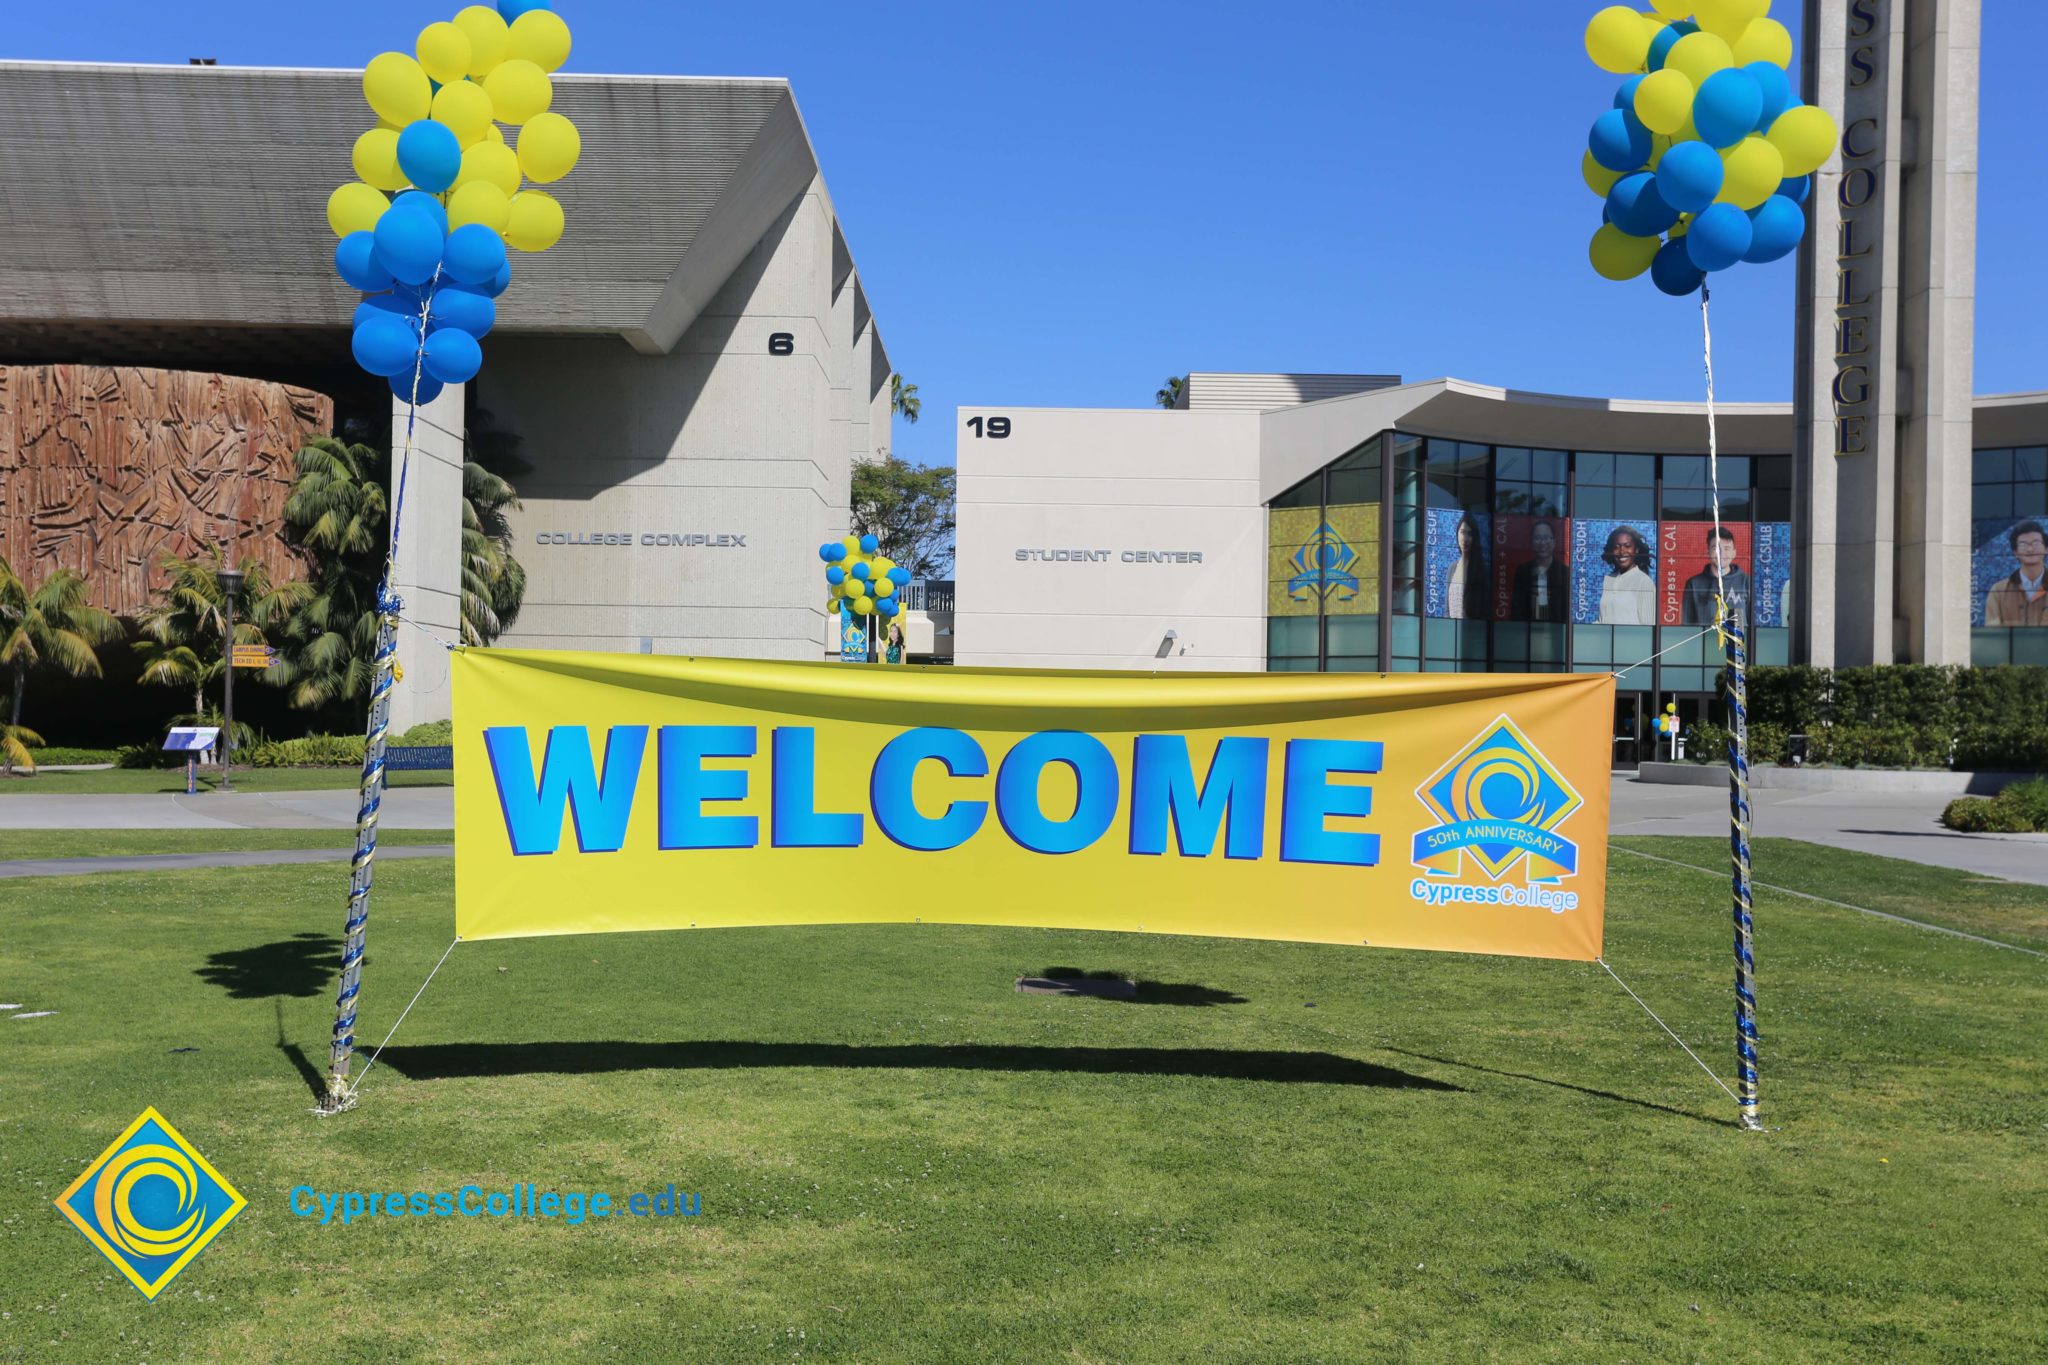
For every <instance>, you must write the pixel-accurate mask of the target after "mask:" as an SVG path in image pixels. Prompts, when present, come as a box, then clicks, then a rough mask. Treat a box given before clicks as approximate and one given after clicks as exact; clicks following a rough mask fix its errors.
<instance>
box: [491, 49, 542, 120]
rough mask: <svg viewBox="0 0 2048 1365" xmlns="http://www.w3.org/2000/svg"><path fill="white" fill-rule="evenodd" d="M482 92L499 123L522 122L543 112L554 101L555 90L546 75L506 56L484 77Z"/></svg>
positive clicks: (516, 59) (521, 59) (524, 61)
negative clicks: (489, 98) (486, 95)
mask: <svg viewBox="0 0 2048 1365" xmlns="http://www.w3.org/2000/svg"><path fill="white" fill-rule="evenodd" d="M484 90H485V92H486V93H487V94H489V95H490V97H491V106H492V108H494V109H495V110H496V111H497V116H498V122H500V123H524V122H526V121H527V120H528V119H530V118H532V117H533V116H534V115H535V114H539V113H544V112H546V110H547V107H548V105H549V104H550V103H552V102H553V101H554V98H555V87H554V86H553V84H551V83H550V82H549V80H548V75H547V72H545V71H543V70H541V69H540V68H539V67H537V66H535V65H534V64H533V63H532V62H529V61H526V60H525V59H523V58H520V57H507V58H506V59H505V60H504V61H502V62H499V63H498V65H497V66H496V67H494V68H493V69H492V71H491V74H490V75H488V76H486V77H484Z"/></svg>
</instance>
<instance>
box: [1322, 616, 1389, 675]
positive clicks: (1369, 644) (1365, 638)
mask: <svg viewBox="0 0 2048 1365" xmlns="http://www.w3.org/2000/svg"><path fill="white" fill-rule="evenodd" d="M1323 631H1324V636H1323V638H1324V640H1325V641H1326V642H1327V645H1328V648H1329V652H1330V653H1331V654H1332V655H1338V654H1371V655H1375V656H1377V655H1378V654H1379V652H1380V618H1379V617H1377V616H1332V617H1330V618H1329V619H1328V620H1327V621H1326V622H1325V623H1324V626H1323ZM1374 667H1378V663H1377V662H1375V663H1374Z"/></svg>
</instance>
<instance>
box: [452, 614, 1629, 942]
mask: <svg viewBox="0 0 2048 1365" xmlns="http://www.w3.org/2000/svg"><path fill="white" fill-rule="evenodd" d="M453 667H454V680H455V721H456V747H457V750H458V753H457V761H456V764H455V771H456V774H457V776H456V855H455V856H456V931H457V933H458V934H459V935H460V936H461V937H463V938H466V939H476V938H509V937H518V936H523V935H537V934H570V933H594V932H606V931H617V930H651V929H686V928H716V927H733V926H741V925H765V924H816V923H875V922H886V921H911V920H917V921H922V922H926V923H935V922H936V923H962V924H1008V925H1031V926H1042V927H1048V928H1071V929H1114V930H1124V931H1138V932H1150V933H1174V934H1201V935H1212V936H1224V937H1236V938H1266V939H1291V940H1302V941H1308V942H1319V943H1349V944H1363V945H1370V946H1375V947H1407V948H1433V949H1445V950H1453V951H1462V952H1482V953H1502V954H1511V955H1516V956H1529V957H1554V958H1571V959H1579V960H1588V959H1591V958H1593V957H1596V956H1598V954H1599V952H1600V948H1601V931H1602V918H1603V913H1604V909H1605V876H1606V841H1607V793H1608V784H1607V771H1608V765H1609V757H1610V755H1609V752H1608V742H1609V733H1610V728H1611V721H1612V716H1613V695H1614V684H1613V680H1612V679H1611V678H1609V677H1607V676H1606V675H1585V674H1578V675H1572V674H1542V675H1529V676H1514V675H1499V674H1489V675H1454V674H1444V675H1430V674H1423V675H1412V674H1411V675H1396V676H1384V675H1372V674H1242V673H1234V674H1191V673H1176V674H1171V675H1166V676H1156V675H1155V676H1144V675H1133V674H1117V673H1047V672H1023V671H1012V670H1003V669H970V668H930V669H918V668H907V669H891V670H887V671H882V670H875V671H869V670H854V669H844V668H838V667H835V666H833V665H830V664H822V663H766V662H758V661H749V660H732V659H686V658H676V657H666V656H658V655H597V654H582V653H578V654H569V653H551V652H542V651H525V650H500V649H494V650H489V651H481V650H470V651H464V652H462V653H460V654H458V655H457V656H456V658H455V661H454V665H453ZM879 888H890V889H889V890H888V891H887V892H886V893H884V892H882V891H881V890H879Z"/></svg>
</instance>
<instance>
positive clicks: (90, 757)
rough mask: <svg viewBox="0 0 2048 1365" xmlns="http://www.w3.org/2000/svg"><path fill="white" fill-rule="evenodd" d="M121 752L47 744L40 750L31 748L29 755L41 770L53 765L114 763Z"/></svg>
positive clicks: (34, 747)
mask: <svg viewBox="0 0 2048 1365" xmlns="http://www.w3.org/2000/svg"><path fill="white" fill-rule="evenodd" d="M120 752H121V751H120V750H118V749H74V748H69V747H66V746H65V745H62V744H55V745H51V744H46V745H43V746H41V747H40V748H38V747H37V746H35V745H30V746H29V753H31V754H33V755H34V756H35V760H36V766H37V767H39V768H41V767H47V766H48V765H50V764H52V763H112V762H113V761H114V759H115V756H116V755H117V754H119V753H120Z"/></svg>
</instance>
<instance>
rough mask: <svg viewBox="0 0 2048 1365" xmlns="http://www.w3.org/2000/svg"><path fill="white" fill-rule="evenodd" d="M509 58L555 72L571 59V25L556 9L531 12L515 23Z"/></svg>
mask: <svg viewBox="0 0 2048 1365" xmlns="http://www.w3.org/2000/svg"><path fill="white" fill-rule="evenodd" d="M508 55H509V56H513V57H517V58H519V59H520V60H522V61H528V62H532V63H533V64H534V65H535V66H537V67H539V68H540V69H541V70H543V71H554V70H557V69H559V68H560V67H561V65H562V63H563V62H566V61H568V60H569V26H568V25H567V24H566V23H564V22H563V21H562V16H561V15H559V14H557V13H555V12H554V11H553V10H546V9H530V10H528V11H527V12H526V13H524V14H522V15H520V16H519V17H518V18H517V19H514V20H513V21H512V46H511V48H510V51H509V53H508Z"/></svg>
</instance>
